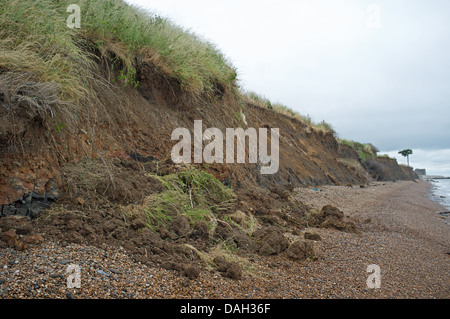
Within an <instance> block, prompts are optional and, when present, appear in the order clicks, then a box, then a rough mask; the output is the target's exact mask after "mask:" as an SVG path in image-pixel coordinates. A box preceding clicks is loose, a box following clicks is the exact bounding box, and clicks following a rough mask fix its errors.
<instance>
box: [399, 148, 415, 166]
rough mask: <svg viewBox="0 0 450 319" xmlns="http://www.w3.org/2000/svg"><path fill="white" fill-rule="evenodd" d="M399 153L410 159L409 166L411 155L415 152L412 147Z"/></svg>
mask: <svg viewBox="0 0 450 319" xmlns="http://www.w3.org/2000/svg"><path fill="white" fill-rule="evenodd" d="M398 153H399V154H401V155H402V156H403V157H406V158H407V159H408V166H409V155H412V154H413V151H412V150H410V149H406V150H403V151H400V152H398Z"/></svg>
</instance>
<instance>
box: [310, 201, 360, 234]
mask: <svg viewBox="0 0 450 319" xmlns="http://www.w3.org/2000/svg"><path fill="white" fill-rule="evenodd" d="M344 217H345V216H344V213H343V212H342V211H340V210H339V209H338V208H336V207H334V206H331V205H326V206H324V207H323V208H322V210H321V211H320V212H319V213H313V214H312V215H311V216H310V218H309V220H308V224H309V225H310V226H311V227H317V228H330V229H336V230H339V231H343V232H348V233H357V232H358V229H357V227H356V224H355V223H354V222H353V221H350V220H345V219H344Z"/></svg>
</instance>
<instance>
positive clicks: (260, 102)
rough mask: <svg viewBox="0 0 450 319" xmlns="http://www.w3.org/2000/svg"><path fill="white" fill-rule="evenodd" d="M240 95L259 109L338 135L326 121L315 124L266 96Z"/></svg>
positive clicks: (308, 117) (247, 93)
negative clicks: (271, 111)
mask: <svg viewBox="0 0 450 319" xmlns="http://www.w3.org/2000/svg"><path fill="white" fill-rule="evenodd" d="M239 94H240V95H241V97H242V99H243V100H244V101H245V102H247V103H250V104H253V105H255V106H258V107H261V108H264V109H269V110H273V111H275V112H277V113H280V114H283V115H286V116H288V117H291V118H294V119H296V120H298V121H300V122H302V123H303V124H305V125H306V126H307V127H309V128H311V129H314V130H316V131H322V132H325V133H331V134H333V135H336V131H335V130H334V128H333V126H332V125H331V124H329V123H327V122H325V121H322V122H319V123H315V122H314V121H313V120H312V118H311V116H309V115H302V114H300V113H298V112H296V111H294V110H293V109H291V108H289V107H288V106H286V105H284V104H281V103H272V102H271V101H270V100H269V99H268V98H266V97H265V96H262V95H260V94H258V93H255V92H252V91H242V92H240V93H239Z"/></svg>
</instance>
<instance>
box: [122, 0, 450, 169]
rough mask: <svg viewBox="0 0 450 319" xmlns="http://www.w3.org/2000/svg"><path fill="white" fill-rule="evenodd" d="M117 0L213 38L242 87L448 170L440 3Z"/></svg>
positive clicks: (448, 108) (448, 103) (448, 55)
mask: <svg viewBox="0 0 450 319" xmlns="http://www.w3.org/2000/svg"><path fill="white" fill-rule="evenodd" d="M127 2H129V3H132V4H136V5H138V6H140V7H142V8H145V9H148V10H149V11H152V12H156V13H158V14H160V15H162V16H165V17H169V18H170V19H171V20H172V21H173V22H175V23H176V24H178V25H180V26H183V27H185V28H186V29H189V30H191V31H193V32H195V33H196V34H198V35H201V36H203V37H204V38H205V39H207V40H209V41H211V42H213V43H215V44H216V45H217V47H218V48H219V49H220V50H221V51H222V52H223V53H224V54H225V55H226V56H227V57H228V58H229V59H230V60H231V62H232V63H233V65H234V66H235V67H237V69H238V74H239V79H240V85H241V86H242V87H243V88H245V89H248V90H252V91H255V92H257V93H260V94H262V95H264V96H266V97H268V98H269V99H270V100H272V101H273V102H281V103H283V104H285V105H287V106H289V107H291V108H293V109H295V110H296V111H298V112H300V113H302V114H309V115H310V116H311V117H312V118H313V119H314V120H315V121H321V120H325V121H327V122H329V123H331V124H332V125H333V126H334V128H335V129H336V131H337V133H338V135H339V136H340V137H343V138H347V139H353V140H356V141H359V142H363V143H365V142H370V143H372V144H374V145H375V146H377V147H378V148H379V149H381V150H382V152H381V153H388V152H389V154H390V155H394V154H395V153H396V152H398V151H399V150H402V149H405V148H411V149H413V150H414V151H415V154H414V155H413V156H411V165H412V166H414V167H416V168H427V169H428V171H429V173H431V174H445V175H448V176H450V121H449V119H450V72H449V71H450V1H448V0H371V1H366V0H291V1H290V0H277V1H272V0H271V1H269V0H189V1H188V0H127ZM394 151H395V152H394ZM398 158H399V161H400V162H401V163H406V160H405V159H403V158H402V157H401V156H399V157H398Z"/></svg>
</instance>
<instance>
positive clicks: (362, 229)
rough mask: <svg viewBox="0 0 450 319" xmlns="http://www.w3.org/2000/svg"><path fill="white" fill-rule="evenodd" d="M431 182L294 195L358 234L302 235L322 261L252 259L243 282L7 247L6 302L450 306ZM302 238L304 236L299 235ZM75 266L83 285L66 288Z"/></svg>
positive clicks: (105, 251)
mask: <svg viewBox="0 0 450 319" xmlns="http://www.w3.org/2000/svg"><path fill="white" fill-rule="evenodd" d="M429 191H430V183H429V182H426V181H416V182H396V183H394V182H392V183H378V182H377V183H371V184H370V185H369V186H365V187H364V188H362V187H360V186H353V187H348V186H323V187H319V188H317V189H310V188H302V189H297V190H295V196H298V197H299V199H301V200H302V201H303V202H304V203H306V204H308V205H309V206H311V207H313V208H317V209H320V208H321V207H323V206H324V205H328V204H331V205H334V206H336V207H338V208H339V209H341V210H342V211H343V212H344V213H345V215H346V216H349V217H350V218H351V219H352V220H355V221H356V222H357V224H358V228H359V232H358V233H344V232H339V231H336V230H332V229H305V231H313V232H314V233H317V234H319V235H320V238H321V240H320V241H314V249H315V250H316V252H317V255H318V259H317V260H307V261H305V262H294V261H291V260H289V259H287V258H286V257H285V256H284V255H283V254H281V255H278V256H273V257H264V258H263V257H259V256H249V257H245V256H244V257H243V258H246V261H247V262H248V267H246V268H245V267H244V269H245V270H246V271H245V272H244V276H243V279H242V280H233V279H229V278H224V277H223V276H221V274H220V273H218V272H216V271H214V270H204V271H202V273H201V274H200V276H199V277H198V278H197V279H195V280H190V279H188V278H186V277H184V276H181V275H179V273H177V272H175V271H170V270H164V269H162V268H161V267H160V266H159V265H156V264H155V265H143V264H140V263H138V262H135V261H134V260H133V259H132V257H131V256H129V255H128V254H127V252H126V251H125V250H124V249H123V248H121V247H107V246H103V247H93V246H82V245H77V244H69V243H65V242H49V241H45V242H44V243H42V244H40V245H37V246H33V247H30V248H28V249H27V250H25V251H16V250H14V249H11V248H4V249H1V250H0V298H1V299H155V298H156V299H174V298H175V299H190V298H195V299H203V298H206V299H222V298H224V299H234V298H238V299H298V298H308V299H322V298H351V299H398V298H402V299H403V298H406V299H418V298H421V299H422V298H424V299H434V298H438V299H447V298H449V297H450V276H449V270H450V255H449V254H450V228H449V227H450V226H449V225H448V224H446V223H445V220H444V219H445V218H446V217H445V216H443V215H440V214H438V212H443V211H445V208H443V207H442V206H440V205H439V204H437V203H435V202H433V201H432V200H431V199H429V196H427V195H428V193H429ZM301 235H303V234H300V235H299V236H301ZM69 265H77V266H79V269H80V274H81V278H80V279H81V281H80V283H81V287H80V288H68V287H67V277H68V275H69V274H67V273H66V270H67V267H68V266H69ZM369 265H378V266H379V267H380V269H381V287H380V288H379V289H369V288H368V286H367V278H368V277H369V275H370V274H368V273H367V267H368V266H369Z"/></svg>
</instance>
